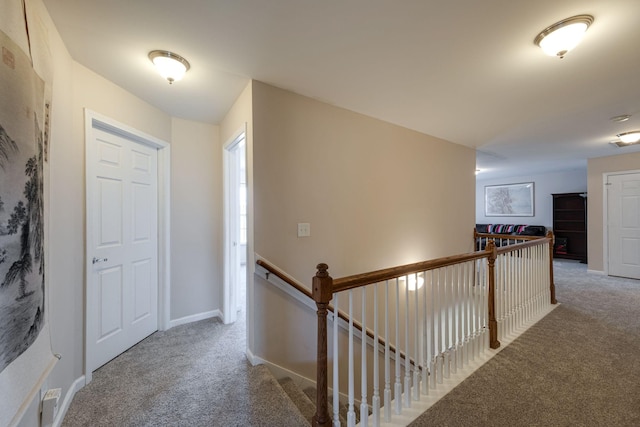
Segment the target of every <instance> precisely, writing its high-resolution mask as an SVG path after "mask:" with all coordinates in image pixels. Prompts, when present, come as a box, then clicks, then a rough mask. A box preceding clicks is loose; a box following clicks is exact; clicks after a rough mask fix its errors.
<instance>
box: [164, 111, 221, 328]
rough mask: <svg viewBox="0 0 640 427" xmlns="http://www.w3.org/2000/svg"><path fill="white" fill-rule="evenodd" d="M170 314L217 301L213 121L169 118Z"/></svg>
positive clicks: (210, 307)
mask: <svg viewBox="0 0 640 427" xmlns="http://www.w3.org/2000/svg"><path fill="white" fill-rule="evenodd" d="M171 130H172V137H171V319H172V320H175V319H181V318H185V317H188V316H191V315H193V314H194V313H209V312H212V311H214V310H219V309H221V307H222V271H223V270H222V262H221V260H222V229H221V227H220V224H221V222H222V215H223V212H222V150H221V146H220V140H219V132H220V129H219V127H218V126H215V125H209V124H205V123H198V122H193V121H188V120H182V119H176V118H174V119H172V120H171Z"/></svg>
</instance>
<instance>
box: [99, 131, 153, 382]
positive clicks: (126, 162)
mask: <svg viewBox="0 0 640 427" xmlns="http://www.w3.org/2000/svg"><path fill="white" fill-rule="evenodd" d="M157 151H158V150H157V149H156V148H153V147H149V146H147V145H144V144H141V143H138V142H135V141H133V140H131V139H127V138H125V137H123V136H120V135H117V134H113V133H110V132H106V131H104V130H101V129H93V132H92V138H91V140H90V141H88V145H87V163H91V164H88V165H87V174H88V176H87V221H88V222H89V224H87V261H88V266H87V269H88V274H87V305H88V306H87V310H88V313H87V340H88V342H87V364H88V367H87V370H88V371H89V372H91V371H93V370H95V369H96V368H98V367H100V366H101V365H103V364H104V363H106V362H108V361H109V360H111V359H112V358H114V357H115V356H117V355H119V354H120V353H122V352H123V351H125V350H126V349H128V348H129V347H131V346H133V345H134V344H136V343H137V342H139V341H140V340H142V339H144V338H145V337H147V336H148V335H150V334H152V333H153V332H155V331H156V330H157V329H158V240H157V239H158V152H157ZM89 173H90V174H91V175H90V176H89Z"/></svg>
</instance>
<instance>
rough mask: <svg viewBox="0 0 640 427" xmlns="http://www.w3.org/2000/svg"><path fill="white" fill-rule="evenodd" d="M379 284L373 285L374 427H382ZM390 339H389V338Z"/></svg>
mask: <svg viewBox="0 0 640 427" xmlns="http://www.w3.org/2000/svg"><path fill="white" fill-rule="evenodd" d="M378 336H379V335H378V284H377V283H376V284H375V285H373V397H372V398H371V405H372V406H373V427H378V426H379V425H380V372H379V369H380V368H379V360H380V353H379V349H378ZM387 338H388V337H387Z"/></svg>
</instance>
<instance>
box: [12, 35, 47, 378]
mask: <svg viewBox="0 0 640 427" xmlns="http://www.w3.org/2000/svg"><path fill="white" fill-rule="evenodd" d="M0 44H1V48H2V58H1V61H0V93H1V94H2V96H1V97H0V372H2V371H3V370H4V369H5V368H6V367H7V366H8V365H9V364H10V363H11V362H12V361H13V360H15V359H16V358H17V357H18V356H20V355H21V354H22V353H23V352H24V351H25V350H26V349H27V348H29V346H30V345H31V344H32V343H33V342H34V341H35V340H36V338H37V337H38V335H39V333H40V331H41V329H42V327H43V324H44V315H45V313H44V310H45V275H44V262H45V255H44V247H45V245H44V234H45V233H44V185H43V164H44V158H43V156H44V143H45V142H44V140H45V127H46V125H48V117H47V114H48V103H46V102H45V83H44V81H43V80H42V79H40V78H39V77H38V75H37V74H36V73H35V72H34V70H33V67H32V65H31V60H30V59H29V57H28V56H27V55H26V54H25V53H24V52H23V50H22V49H20V48H19V47H18V46H17V45H16V44H15V43H14V42H13V41H12V40H11V39H10V38H9V37H8V36H7V35H6V34H5V33H4V32H1V31H0Z"/></svg>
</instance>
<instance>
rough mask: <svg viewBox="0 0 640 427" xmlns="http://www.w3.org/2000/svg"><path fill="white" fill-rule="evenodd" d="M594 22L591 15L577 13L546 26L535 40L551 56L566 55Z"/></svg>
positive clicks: (562, 56) (561, 56)
mask: <svg viewBox="0 0 640 427" xmlns="http://www.w3.org/2000/svg"><path fill="white" fill-rule="evenodd" d="M592 22H593V16H591V15H576V16H572V17H571V18H567V19H563V20H562V21H560V22H556V23H555V24H553V25H551V26H549V27H547V28H545V29H544V30H543V31H542V32H541V33H540V34H538V35H537V36H536V38H535V40H534V41H533V42H534V43H535V44H536V45H537V46H540V48H542V50H543V51H544V53H546V54H547V55H549V56H557V57H559V58H564V56H565V55H566V54H567V52H569V51H570V50H571V49H573V48H574V47H576V46H577V45H578V43H580V40H582V36H584V33H585V32H586V31H587V28H589V25H591V23H592Z"/></svg>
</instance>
